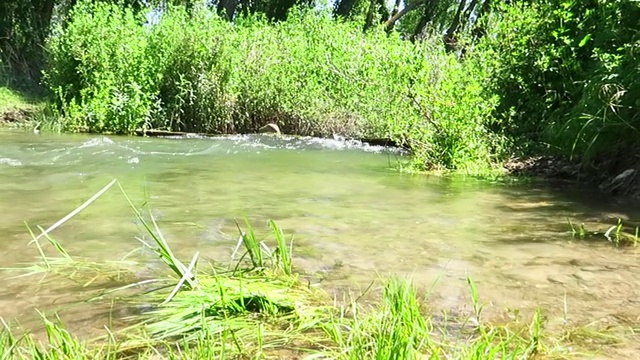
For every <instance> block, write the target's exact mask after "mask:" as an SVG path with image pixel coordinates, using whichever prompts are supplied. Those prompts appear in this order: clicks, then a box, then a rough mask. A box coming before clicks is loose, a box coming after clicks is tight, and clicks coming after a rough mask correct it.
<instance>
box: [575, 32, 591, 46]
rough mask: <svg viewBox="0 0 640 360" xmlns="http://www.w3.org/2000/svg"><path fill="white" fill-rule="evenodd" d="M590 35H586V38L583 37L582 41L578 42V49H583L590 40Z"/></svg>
mask: <svg viewBox="0 0 640 360" xmlns="http://www.w3.org/2000/svg"><path fill="white" fill-rule="evenodd" d="M591 37H592V35H591V34H587V36H585V37H583V38H582V40H580V43H579V44H578V47H583V46H585V45H586V44H587V41H589V40H591Z"/></svg>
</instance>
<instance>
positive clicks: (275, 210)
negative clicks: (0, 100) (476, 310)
mask: <svg viewBox="0 0 640 360" xmlns="http://www.w3.org/2000/svg"><path fill="white" fill-rule="evenodd" d="M396 156H399V155H398V154H396V153H394V152H390V151H389V150H387V149H384V148H381V147H370V146H362V145H361V144H358V143H357V142H345V141H341V140H339V139H338V140H318V139H311V138H287V139H285V140H277V139H274V138H272V137H264V136H231V137H224V138H222V137H220V138H213V139H206V138H195V139H186V140H185V139H148V138H119V137H96V136H34V135H29V134H22V133H4V132H0V207H1V208H3V209H11V210H12V211H10V212H7V211H5V212H2V213H0V229H2V234H0V236H2V237H3V240H4V241H2V242H0V251H1V252H2V254H3V255H4V256H5V259H9V260H7V261H10V262H15V263H21V262H33V260H34V258H35V255H36V254H35V250H34V249H32V248H27V246H26V243H27V242H28V237H27V232H26V229H25V227H24V223H23V221H28V222H29V223H30V224H40V225H43V226H48V225H50V224H52V223H53V222H55V221H57V220H58V219H60V218H61V217H62V216H64V215H65V214H66V213H68V212H69V211H70V210H72V209H73V208H75V207H76V206H78V205H79V204H81V203H82V202H83V201H84V200H86V199H87V198H88V197H89V196H91V195H92V194H94V193H95V192H96V191H97V190H98V189H100V188H101V187H102V186H104V185H105V184H106V183H107V182H108V181H110V180H111V179H112V178H118V180H119V181H120V182H121V183H122V184H123V186H124V187H125V190H126V191H127V192H128V193H129V194H130V195H131V196H132V197H133V199H134V202H135V203H136V204H138V205H141V204H143V203H144V201H145V196H144V193H145V191H146V192H147V194H148V196H149V197H148V200H149V202H150V205H151V207H152V208H153V211H154V214H156V215H157V218H158V221H159V226H160V227H161V229H162V230H163V232H164V234H165V236H166V237H167V239H168V241H169V243H170V244H171V245H172V246H174V247H175V249H176V252H177V254H178V256H180V257H182V258H190V257H191V256H192V255H193V254H194V253H195V252H196V251H200V252H201V254H202V256H204V257H206V258H211V259H216V260H219V261H227V260H228V259H229V256H230V254H231V252H232V250H233V247H234V245H235V241H236V237H235V234H236V231H237V229H236V225H235V222H234V220H235V219H238V220H240V219H241V218H242V216H243V215H246V216H247V217H248V218H249V220H250V221H251V222H252V223H253V224H254V226H255V227H256V229H257V230H258V232H259V233H260V234H264V233H265V230H266V220H268V219H273V220H276V221H277V223H278V225H280V226H281V227H283V229H284V230H285V232H286V233H288V234H293V235H294V261H295V264H296V266H297V267H298V269H299V270H300V271H302V272H304V274H305V275H304V276H306V277H307V278H309V279H310V280H312V281H313V282H318V283H320V284H322V286H323V287H324V288H326V289H328V290H329V291H334V292H335V293H336V294H342V293H344V292H346V291H347V289H352V290H353V291H355V292H357V291H358V289H364V288H366V287H367V286H368V285H369V284H370V282H371V281H372V280H375V279H377V278H378V277H379V276H387V275H390V274H394V273H395V274H402V275H406V276H411V277H412V278H413V279H414V280H415V281H416V282H417V283H418V284H419V285H420V286H421V288H422V289H425V290H426V289H427V288H429V287H430V286H431V284H432V283H433V282H435V281H436V280H438V286H437V287H436V290H435V292H434V293H433V295H432V297H431V298H430V303H429V305H430V306H431V307H433V308H434V309H449V310H453V311H468V310H469V308H470V306H471V301H470V296H469V290H468V287H467V283H466V276H471V277H473V278H474V280H475V281H476V283H477V286H478V289H479V291H480V296H481V299H482V300H483V301H485V302H487V303H490V304H492V305H493V306H492V307H491V308H493V309H494V311H495V313H496V314H499V313H501V311H502V310H503V309H504V308H519V309H523V310H525V311H526V310H533V309H535V308H539V307H543V308H544V309H545V311H546V312H548V313H549V314H550V318H551V320H552V321H551V322H552V323H553V322H554V321H555V322H556V323H558V322H560V321H562V319H563V318H564V316H565V315H566V314H565V313H564V312H565V310H566V309H568V311H569V314H568V315H569V316H571V317H573V318H574V319H575V320H576V321H581V320H586V319H587V318H588V319H595V318H604V317H615V316H618V315H620V314H623V313H624V314H626V315H628V316H634V315H638V316H640V307H639V306H637V305H638V303H637V301H636V300H635V299H640V290H639V289H640V279H638V278H637V276H636V274H637V272H638V270H639V269H638V265H637V264H638V262H637V255H638V254H637V252H636V249H635V248H619V249H616V248H615V247H613V246H612V245H611V244H610V243H608V242H607V241H606V239H604V238H602V241H593V240H594V239H590V240H589V241H585V240H580V239H574V238H572V237H571V236H570V234H569V230H570V228H569V225H568V223H567V218H569V219H571V220H572V221H573V222H574V223H581V222H585V223H586V224H587V225H589V227H590V228H593V229H594V230H598V231H600V230H602V231H604V230H605V229H607V228H608V227H609V226H611V225H615V224H616V222H617V217H621V218H623V219H625V221H629V222H634V221H637V220H638V219H640V217H639V215H640V208H639V207H637V206H635V205H634V204H631V203H627V202H624V201H621V200H618V199H610V198H607V197H605V196H601V195H598V194H597V192H596V191H594V190H593V189H588V188H580V187H576V186H574V185H568V184H550V183H543V182H527V183H511V184H494V183H491V182H489V181H481V180H475V179H468V178H466V179H465V178H462V177H453V178H441V177H434V176H424V175H407V174H400V173H397V172H396V171H394V170H393V169H390V166H389V164H393V161H394V159H395V157H396ZM140 234H141V229H140V228H139V226H137V225H136V223H135V221H134V216H133V214H132V213H131V211H130V210H129V209H128V207H127V205H126V203H125V201H124V198H123V197H122V196H121V195H119V194H118V193H117V192H110V193H107V194H105V195H104V196H103V197H101V198H100V199H99V200H98V201H97V202H95V203H94V204H92V206H91V207H89V208H88V209H86V210H85V211H83V212H82V213H81V214H79V215H78V216H76V217H75V218H74V219H73V220H72V221H70V222H68V223H66V224H65V225H64V226H62V227H60V228H59V229H56V231H55V233H54V236H55V237H56V238H57V239H58V240H59V241H61V242H62V243H63V244H64V246H65V247H66V248H67V249H68V251H69V252H70V253H71V254H81V255H82V256H85V257H87V258H90V259H98V260H117V259H119V258H120V257H121V256H123V255H124V254H126V253H127V252H129V251H131V250H132V249H134V248H136V247H138V246H139V243H138V242H136V240H135V236H140ZM261 236H262V235H261ZM149 261H151V260H149ZM150 264H152V263H150ZM147 266H148V267H153V265H149V264H148V265H147ZM0 288H1V290H2V293H4V294H6V295H5V296H4V297H3V298H2V301H3V304H1V306H0V309H2V311H1V313H0V316H3V317H12V316H15V315H17V314H20V313H23V312H24V311H26V310H28V309H32V308H33V307H35V306H44V307H47V306H49V307H51V306H53V304H52V303H51V302H48V301H49V300H51V299H50V298H46V297H42V298H38V297H32V298H29V299H26V298H24V296H18V295H19V294H22V293H21V292H19V290H18V288H17V287H16V284H15V283H11V282H5V283H3V284H2V285H0ZM29 288H30V289H34V287H33V286H30V287H29ZM40 291H43V290H38V292H40ZM63 291H64V290H63ZM66 291H71V289H67V290H66ZM73 291H76V290H73ZM78 292H79V293H80V294H82V292H83V290H78ZM76 295H77V294H76ZM54 307H55V306H54ZM496 316H497V315H496ZM78 318H80V317H78ZM97 318H99V317H98V316H96V319H97Z"/></svg>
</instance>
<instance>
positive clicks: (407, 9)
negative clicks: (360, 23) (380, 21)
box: [384, 0, 426, 31]
mask: <svg viewBox="0 0 640 360" xmlns="http://www.w3.org/2000/svg"><path fill="white" fill-rule="evenodd" d="M425 1H426V0H417V1H414V2H412V3H410V4H407V6H405V7H404V8H403V9H402V10H400V11H399V12H398V13H397V14H395V15H394V16H392V17H391V18H390V19H389V20H387V21H386V22H385V24H384V25H385V27H386V28H387V31H388V30H391V29H393V27H394V26H395V25H396V22H397V21H398V20H400V18H402V17H403V16H405V15H407V14H408V13H409V12H411V11H413V10H415V9H417V8H419V7H420V5H422V4H424V3H425Z"/></svg>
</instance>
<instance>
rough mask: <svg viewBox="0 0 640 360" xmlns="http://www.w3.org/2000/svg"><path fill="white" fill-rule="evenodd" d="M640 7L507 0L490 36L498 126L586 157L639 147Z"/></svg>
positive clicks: (556, 0) (488, 47)
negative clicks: (514, 2) (498, 100)
mask: <svg viewBox="0 0 640 360" xmlns="http://www.w3.org/2000/svg"><path fill="white" fill-rule="evenodd" d="M638 18H640V5H639V3H638V2H637V1H628V0H623V1H601V0H592V1H568V0H554V1H545V2H533V3H524V4H523V3H520V4H518V5H509V6H507V5H504V6H502V7H500V12H494V13H493V15H492V16H491V20H490V21H489V23H490V25H489V27H491V28H492V29H493V31H492V32H491V33H490V34H488V35H487V37H486V38H485V39H484V41H483V42H484V43H483V46H486V47H485V48H484V50H485V51H488V52H492V53H493V54H494V55H495V56H494V59H495V60H494V61H492V62H491V64H490V66H492V67H493V69H494V70H493V71H492V72H493V79H494V82H493V87H492V88H493V89H494V91H495V92H496V93H497V94H499V95H500V97H501V101H500V106H499V107H498V112H497V113H498V114H500V115H501V118H502V122H501V124H500V128H501V129H504V130H506V131H507V132H509V133H510V134H512V135H513V136H516V137H520V138H522V139H524V140H525V141H541V142H546V143H548V144H550V145H551V148H552V150H553V151H554V152H556V153H559V154H562V155H572V156H576V157H578V158H580V159H583V160H589V159H590V158H592V157H598V156H602V155H606V154H611V153H613V152H615V151H621V150H622V149H632V148H634V147H635V146H636V145H637V139H638V136H637V135H638V126H639V125H640V115H639V114H640V113H639V112H638V109H639V108H640V103H638V102H637V99H638V97H639V96H640V87H639V85H638V84H640V67H639V64H640V50H639V49H640V46H639V45H640V23H639V22H638Z"/></svg>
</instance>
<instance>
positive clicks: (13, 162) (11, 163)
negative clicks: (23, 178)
mask: <svg viewBox="0 0 640 360" xmlns="http://www.w3.org/2000/svg"><path fill="white" fill-rule="evenodd" d="M0 165H9V166H22V162H21V161H20V160H16V159H11V158H0Z"/></svg>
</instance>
